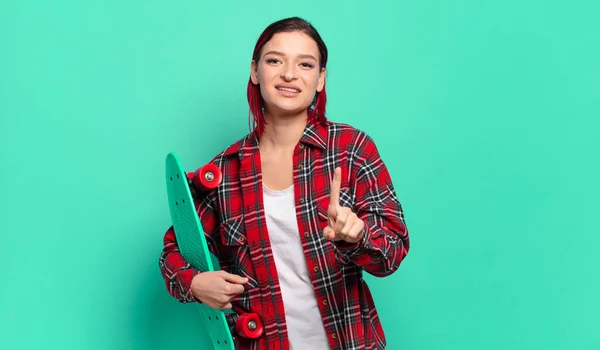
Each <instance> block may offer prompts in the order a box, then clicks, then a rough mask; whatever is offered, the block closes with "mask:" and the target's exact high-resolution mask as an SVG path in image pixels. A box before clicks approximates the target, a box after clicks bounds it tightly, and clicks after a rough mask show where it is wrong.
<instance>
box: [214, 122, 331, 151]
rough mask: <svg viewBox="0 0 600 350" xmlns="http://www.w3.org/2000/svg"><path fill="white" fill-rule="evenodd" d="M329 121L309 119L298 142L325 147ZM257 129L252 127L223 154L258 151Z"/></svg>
mask: <svg viewBox="0 0 600 350" xmlns="http://www.w3.org/2000/svg"><path fill="white" fill-rule="evenodd" d="M329 124H330V122H328V121H326V122H317V121H314V120H311V121H309V122H308V123H307V124H306V127H305V128H304V132H303V133H302V137H301V138H300V143H305V144H309V145H312V146H315V147H318V148H321V149H325V147H326V146H327V136H328V129H329ZM259 139H260V138H259V135H258V131H257V130H256V129H254V130H253V131H252V132H250V133H249V134H248V135H246V137H244V138H243V139H241V140H240V141H238V142H236V143H235V144H233V145H231V146H230V147H229V148H228V149H226V150H225V152H224V155H225V156H228V155H231V154H235V153H238V156H239V157H240V158H243V157H245V156H247V155H251V154H253V153H255V152H258V145H259Z"/></svg>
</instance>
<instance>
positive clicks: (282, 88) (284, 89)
mask: <svg viewBox="0 0 600 350" xmlns="http://www.w3.org/2000/svg"><path fill="white" fill-rule="evenodd" d="M277 90H281V91H288V92H298V90H296V89H290V88H285V87H278V88H277Z"/></svg>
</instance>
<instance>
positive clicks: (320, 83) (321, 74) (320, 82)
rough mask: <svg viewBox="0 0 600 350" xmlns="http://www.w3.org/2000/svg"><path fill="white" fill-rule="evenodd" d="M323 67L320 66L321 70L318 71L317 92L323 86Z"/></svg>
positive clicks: (321, 89)
mask: <svg viewBox="0 0 600 350" xmlns="http://www.w3.org/2000/svg"><path fill="white" fill-rule="evenodd" d="M325 73H326V71H325V67H323V68H321V72H320V73H319V82H318V83H317V92H321V91H323V87H324V86H325Z"/></svg>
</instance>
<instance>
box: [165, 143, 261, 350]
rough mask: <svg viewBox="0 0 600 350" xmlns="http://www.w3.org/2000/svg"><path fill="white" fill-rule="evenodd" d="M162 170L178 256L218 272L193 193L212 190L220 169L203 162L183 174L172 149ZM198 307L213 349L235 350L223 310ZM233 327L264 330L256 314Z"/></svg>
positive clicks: (254, 334)
mask: <svg viewBox="0 0 600 350" xmlns="http://www.w3.org/2000/svg"><path fill="white" fill-rule="evenodd" d="M165 170H166V182H167V197H168V201H169V211H170V213H171V221H172V222H173V229H174V230H175V237H176V238H177V242H178V245H179V250H180V252H181V255H183V257H184V259H185V260H186V261H187V262H189V263H190V265H192V267H193V268H195V269H197V270H200V271H204V272H208V271H218V270H219V264H218V260H217V259H216V258H215V257H214V256H213V255H212V254H211V253H210V251H209V250H208V244H207V242H206V238H205V237H204V230H203V229H202V225H201V223H200V219H199V218H198V214H197V212H196V208H195V205H194V199H193V198H194V197H193V196H192V194H194V196H201V195H202V193H203V192H206V191H210V190H214V189H215V188H216V187H217V186H218V185H219V184H220V183H221V180H222V174H221V171H220V169H219V168H218V167H217V166H216V165H215V164H206V165H204V166H203V167H201V168H199V169H197V170H196V171H194V172H189V173H186V172H184V171H183V168H182V166H181V163H180V162H179V158H178V157H177V155H176V154H175V153H173V152H171V153H169V154H167V158H166V162H165ZM198 307H199V310H200V314H201V316H202V320H203V322H204V325H205V327H206V330H207V331H208V333H209V335H210V339H211V342H212V344H213V346H214V348H215V349H223V350H225V349H230V350H234V349H235V347H234V342H233V335H232V334H231V331H230V330H229V326H228V325H227V321H226V319H225V312H224V311H222V310H216V309H213V308H211V307H209V306H206V305H204V304H201V303H198ZM235 329H236V333H237V334H238V335H239V336H242V337H245V338H258V337H260V336H261V335H262V333H263V325H262V322H261V320H260V318H259V317H258V315H257V314H255V313H247V314H241V315H240V316H239V318H238V319H237V321H236V325H235Z"/></svg>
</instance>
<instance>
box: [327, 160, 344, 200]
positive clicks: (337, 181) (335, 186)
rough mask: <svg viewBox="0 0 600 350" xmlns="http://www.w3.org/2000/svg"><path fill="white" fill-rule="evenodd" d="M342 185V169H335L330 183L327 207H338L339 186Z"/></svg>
mask: <svg viewBox="0 0 600 350" xmlns="http://www.w3.org/2000/svg"><path fill="white" fill-rule="evenodd" d="M341 185H342V169H341V168H340V167H337V168H335V172H334V174H333V181H331V190H330V194H329V205H330V206H331V205H334V206H339V205H340V186H341Z"/></svg>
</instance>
